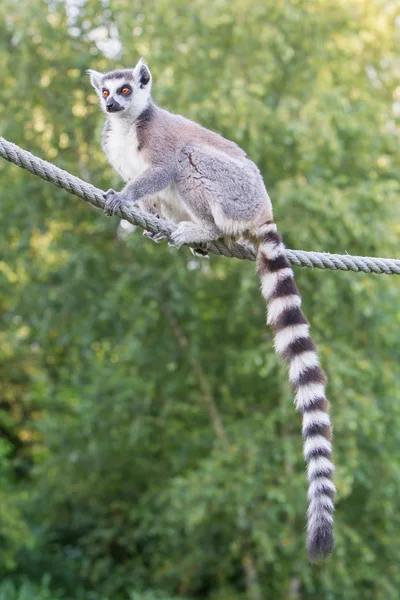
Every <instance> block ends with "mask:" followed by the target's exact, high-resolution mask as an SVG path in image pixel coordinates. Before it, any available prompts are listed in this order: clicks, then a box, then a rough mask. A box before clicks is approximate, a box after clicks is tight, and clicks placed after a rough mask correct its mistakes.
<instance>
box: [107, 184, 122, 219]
mask: <svg viewBox="0 0 400 600" xmlns="http://www.w3.org/2000/svg"><path fill="white" fill-rule="evenodd" d="M104 199H105V201H106V203H105V205H104V214H105V215H107V217H111V216H112V215H113V214H114V213H115V211H116V210H118V209H119V208H120V207H121V204H122V194H121V192H116V191H115V190H112V189H111V190H108V192H106V193H105V194H104Z"/></svg>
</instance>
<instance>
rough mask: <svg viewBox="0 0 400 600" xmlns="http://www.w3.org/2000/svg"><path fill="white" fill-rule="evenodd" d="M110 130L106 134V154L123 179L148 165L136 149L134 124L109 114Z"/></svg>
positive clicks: (116, 115)
mask: <svg viewBox="0 0 400 600" xmlns="http://www.w3.org/2000/svg"><path fill="white" fill-rule="evenodd" d="M110 124H111V131H109V133H108V134H107V142H106V145H105V152H106V156H107V158H108V160H109V162H110V164H111V166H112V167H114V169H115V170H116V171H117V172H118V173H119V174H120V175H121V177H122V178H123V179H124V180H125V181H130V180H131V179H134V178H135V177H137V176H138V175H139V174H140V173H141V172H142V171H144V169H146V168H147V167H148V166H149V165H148V163H146V161H145V160H144V159H143V155H141V154H140V152H139V151H138V139H137V137H136V130H135V126H134V124H132V123H128V122H127V121H125V120H124V119H121V118H120V117H119V116H118V113H116V114H115V115H110Z"/></svg>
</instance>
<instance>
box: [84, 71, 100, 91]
mask: <svg viewBox="0 0 400 600" xmlns="http://www.w3.org/2000/svg"><path fill="white" fill-rule="evenodd" d="M86 73H89V76H90V83H91V84H92V86H93V87H94V88H95V89H96V90H99V89H100V86H101V80H102V78H103V74H102V73H99V72H98V71H93V69H88V70H87V71H86Z"/></svg>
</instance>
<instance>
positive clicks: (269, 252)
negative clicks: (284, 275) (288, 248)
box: [262, 242, 285, 260]
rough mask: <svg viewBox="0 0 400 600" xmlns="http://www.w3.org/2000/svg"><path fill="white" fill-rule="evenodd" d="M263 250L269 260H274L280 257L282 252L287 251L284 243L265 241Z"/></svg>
mask: <svg viewBox="0 0 400 600" xmlns="http://www.w3.org/2000/svg"><path fill="white" fill-rule="evenodd" d="M262 251H263V254H265V256H266V257H267V258H268V260H274V258H278V256H280V255H281V254H284V253H285V247H284V245H283V244H273V243H272V242H263V243H262Z"/></svg>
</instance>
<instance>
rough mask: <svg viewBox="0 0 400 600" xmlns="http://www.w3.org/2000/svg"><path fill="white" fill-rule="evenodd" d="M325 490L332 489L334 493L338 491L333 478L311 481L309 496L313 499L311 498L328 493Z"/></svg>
mask: <svg viewBox="0 0 400 600" xmlns="http://www.w3.org/2000/svg"><path fill="white" fill-rule="evenodd" d="M324 490H330V491H331V492H333V493H335V492H336V487H335V485H334V483H333V482H332V481H331V479H328V477H321V478H318V479H314V481H311V482H310V485H309V488H308V498H309V499H310V500H311V498H313V497H314V496H317V495H320V494H323V495H326V492H324Z"/></svg>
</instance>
